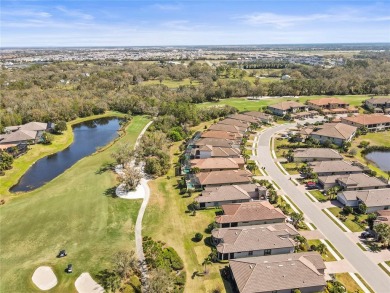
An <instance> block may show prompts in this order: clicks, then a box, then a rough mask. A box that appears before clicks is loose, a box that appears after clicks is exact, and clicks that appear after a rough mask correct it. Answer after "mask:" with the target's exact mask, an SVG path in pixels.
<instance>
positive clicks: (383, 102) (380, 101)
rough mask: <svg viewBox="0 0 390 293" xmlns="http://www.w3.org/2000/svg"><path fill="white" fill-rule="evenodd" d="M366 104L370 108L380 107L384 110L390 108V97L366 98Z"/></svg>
mask: <svg viewBox="0 0 390 293" xmlns="http://www.w3.org/2000/svg"><path fill="white" fill-rule="evenodd" d="M364 104H365V105H366V106H367V107H369V108H380V109H381V110H382V111H383V109H386V108H390V97H378V98H371V99H368V100H365V101H364Z"/></svg>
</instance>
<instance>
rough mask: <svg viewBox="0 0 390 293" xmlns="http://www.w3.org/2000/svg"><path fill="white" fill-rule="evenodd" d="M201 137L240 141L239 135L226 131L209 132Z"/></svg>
mask: <svg viewBox="0 0 390 293" xmlns="http://www.w3.org/2000/svg"><path fill="white" fill-rule="evenodd" d="M201 137H202V138H224V139H231V140H236V139H240V138H241V137H242V135H241V134H239V133H232V132H227V131H215V130H209V131H205V132H203V133H202V135H201Z"/></svg>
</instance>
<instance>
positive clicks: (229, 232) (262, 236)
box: [211, 223, 299, 253]
mask: <svg viewBox="0 0 390 293" xmlns="http://www.w3.org/2000/svg"><path fill="white" fill-rule="evenodd" d="M211 234H212V236H213V238H215V239H222V240H221V242H220V243H219V244H218V245H217V251H218V252H219V253H233V252H243V251H255V250H264V249H278V248H288V247H291V248H293V247H294V246H295V241H294V239H293V237H294V236H297V235H299V233H298V231H297V230H296V229H295V228H294V227H293V226H292V225H291V224H288V223H278V224H268V225H254V226H242V227H234V228H219V229H214V230H213V231H212V232H211Z"/></svg>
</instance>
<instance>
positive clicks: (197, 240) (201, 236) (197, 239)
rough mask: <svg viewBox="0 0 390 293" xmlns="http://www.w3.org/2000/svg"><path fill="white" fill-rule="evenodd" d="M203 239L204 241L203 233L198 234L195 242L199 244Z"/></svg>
mask: <svg viewBox="0 0 390 293" xmlns="http://www.w3.org/2000/svg"><path fill="white" fill-rule="evenodd" d="M202 239H203V234H202V233H196V234H195V237H194V240H195V241H196V242H199V241H201V240H202Z"/></svg>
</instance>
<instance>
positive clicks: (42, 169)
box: [10, 117, 120, 192]
mask: <svg viewBox="0 0 390 293" xmlns="http://www.w3.org/2000/svg"><path fill="white" fill-rule="evenodd" d="M119 128H120V119H118V118H112V117H109V118H100V119H95V120H89V121H86V122H82V123H79V124H75V125H73V134H74V140H73V143H72V144H71V145H70V146H69V147H68V148H66V149H64V150H63V151H60V152H58V153H55V154H53V155H50V156H47V157H44V158H42V159H40V160H38V161H37V162H36V163H35V164H34V165H32V166H31V167H30V169H28V171H27V172H26V173H25V174H24V175H23V176H22V178H21V179H20V181H19V182H18V184H16V185H14V186H13V187H12V188H11V189H10V191H11V192H20V191H30V190H33V189H35V188H38V187H40V186H42V185H43V184H45V183H46V182H49V181H50V180H52V179H54V178H55V177H57V176H58V175H60V174H61V173H63V172H64V171H65V170H66V169H68V168H70V167H71V166H73V164H75V163H76V162H77V161H78V160H80V159H81V158H83V157H85V156H88V155H90V154H92V153H94V152H95V151H96V149H97V148H99V147H102V146H105V145H107V144H108V143H109V142H110V141H112V140H113V139H115V138H116V137H118V130H119ZM25 156H28V153H27V154H25Z"/></svg>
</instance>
